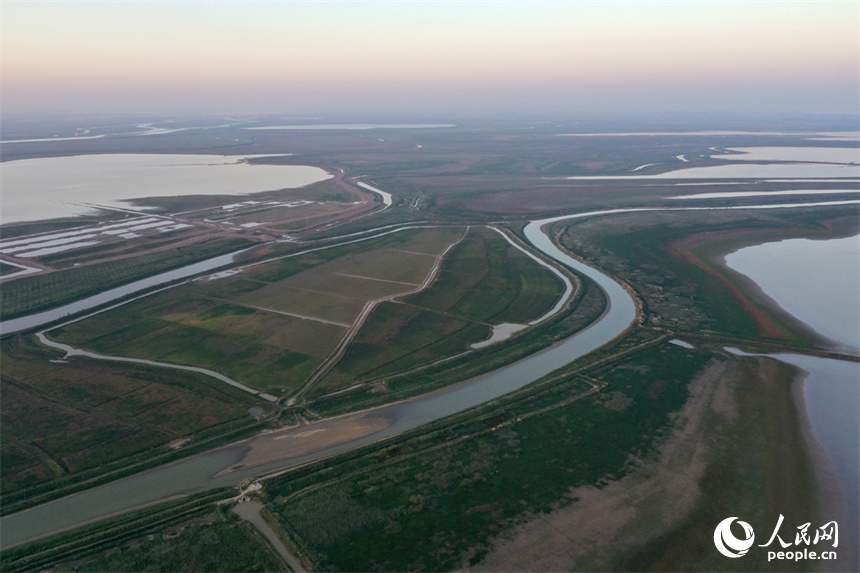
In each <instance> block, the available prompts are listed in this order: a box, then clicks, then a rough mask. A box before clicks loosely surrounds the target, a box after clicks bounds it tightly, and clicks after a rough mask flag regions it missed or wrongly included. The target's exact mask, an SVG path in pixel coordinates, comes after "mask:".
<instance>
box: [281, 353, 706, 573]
mask: <svg viewBox="0 0 860 573" xmlns="http://www.w3.org/2000/svg"><path fill="white" fill-rule="evenodd" d="M708 360H710V356H709V355H708V354H707V353H698V352H687V351H684V350H681V349H679V348H677V347H672V346H666V345H660V346H657V347H653V348H650V349H646V350H643V351H642V352H641V353H638V354H636V355H635V357H633V358H631V359H630V361H629V362H628V364H629V365H630V367H629V368H612V369H604V370H603V371H600V372H597V373H593V374H590V376H593V375H594V374H596V375H597V380H596V383H597V384H598V385H603V384H609V385H610V387H611V388H612V390H613V391H614V392H616V393H621V394H622V395H623V396H624V397H625V400H624V403H625V404H626V406H625V408H616V407H614V405H612V404H610V400H614V401H615V403H617V402H618V397H617V396H618V394H613V395H612V396H611V397H610V395H609V394H604V393H602V392H600V393H595V392H594V391H593V384H594V382H592V380H594V378H591V377H590V376H589V377H587V378H584V377H582V374H581V373H577V374H573V373H571V374H570V375H565V376H559V375H556V376H555V377H554V380H553V381H552V382H547V383H546V384H545V385H542V384H541V383H538V384H537V385H536V386H537V388H530V389H529V390H528V391H524V392H521V393H519V395H517V396H516V397H510V398H509V397H506V398H503V399H501V400H500V401H499V402H500V403H498V404H495V405H493V406H487V407H483V408H480V409H479V410H478V411H477V412H471V413H470V414H469V415H468V416H462V417H460V418H459V419H458V420H457V421H456V422H451V423H449V424H447V425H445V426H444V427H443V428H439V429H433V428H431V430H430V431H424V432H422V433H421V435H420V436H414V437H412V438H411V439H409V440H403V441H398V443H396V444H391V445H389V446H388V447H386V448H384V449H381V450H376V451H374V452H372V453H368V454H366V455H363V456H359V457H355V458H353V459H351V460H348V461H345V462H343V463H339V464H334V465H333V464H327V465H326V466H323V465H322V464H317V465H315V466H314V467H313V468H309V469H306V470H303V471H300V472H297V473H295V474H289V477H287V476H285V477H284V478H283V479H280V478H276V479H274V480H271V481H269V482H267V486H266V492H267V494H268V495H269V496H271V497H270V499H272V500H273V501H272V507H273V512H274V513H275V514H276V515H277V516H278V517H279V519H280V520H281V523H282V525H283V526H284V528H285V529H286V530H287V531H288V532H289V534H290V538H291V539H292V540H293V541H294V542H295V543H297V544H298V545H299V546H300V547H301V548H302V551H301V554H302V555H304V556H305V557H306V558H307V559H308V560H309V562H310V563H311V564H312V566H313V567H315V568H318V569H321V570H346V571H363V570H374V569H377V570H414V569H423V568H431V569H451V568H456V567H460V566H463V565H466V564H468V563H469V562H470V561H471V562H472V563H477V562H478V561H480V559H481V557H482V556H483V554H484V552H485V551H486V549H487V548H488V547H489V546H488V542H489V539H490V538H491V537H493V536H495V535H496V534H498V533H499V532H501V531H502V530H503V529H504V528H505V527H506V525H508V524H510V523H512V522H513V521H514V520H516V519H517V518H518V517H519V516H521V515H523V514H525V513H526V512H530V511H534V512H545V511H550V510H551V509H554V508H557V507H559V506H560V505H564V504H565V503H570V501H571V500H569V499H565V494H566V492H567V490H568V489H569V488H570V487H573V486H576V485H581V484H584V483H593V484H594V483H598V482H599V481H600V480H602V479H611V478H612V477H620V476H622V475H624V474H625V473H627V472H628V471H629V470H630V467H629V465H628V460H629V456H630V455H643V454H644V453H645V452H647V451H648V449H649V448H650V447H651V446H652V444H653V441H654V440H655V439H656V437H657V436H658V435H659V434H660V432H661V431H662V430H665V429H666V428H667V427H668V426H669V422H670V419H669V414H670V413H671V412H673V411H675V410H677V409H678V408H680V407H681V406H682V405H683V404H684V402H685V400H686V397H687V390H686V387H687V383H688V382H689V380H690V379H691V377H692V376H693V375H694V374H695V373H696V372H697V371H698V370H699V369H700V368H702V367H703V366H704V364H705V363H706V362H707V361H708ZM607 404H609V406H607ZM613 404H614V403H613ZM279 499H280V500H283V501H278V500H279Z"/></svg>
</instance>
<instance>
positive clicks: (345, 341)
mask: <svg viewBox="0 0 860 573" xmlns="http://www.w3.org/2000/svg"><path fill="white" fill-rule="evenodd" d="M469 229H470V227H466V230H465V231H463V234H462V235H461V236H460V238H459V239H457V240H456V241H454V242H453V243H451V244H450V245H448V248H446V249H445V250H444V251H442V253H440V254H439V255H438V256H437V257H436V260H435V262H434V263H433V268H432V269H430V272H429V273H427V276H426V277H425V278H424V282H422V283H421V284H420V285H418V286H417V287H415V288H413V289H411V290H409V291H406V292H399V293H397V294H393V295H388V296H384V297H381V298H377V299H374V300H371V301H368V302H367V303H366V304H365V305H364V308H363V309H361V312H360V313H359V315H358V318H356V319H355V322H354V323H353V324H352V328H350V329H349V331H347V333H346V335H344V337H343V338H342V339H341V341H340V344H338V345H337V348H335V349H334V351H333V352H332V353H331V354H330V355H329V357H328V358H327V359H326V360H325V361H323V363H322V364H320V366H319V367H318V368H317V370H316V371H315V372H314V373H313V375H311V377H310V378H309V379H308V381H307V382H305V384H304V385H303V386H302V387H301V388H300V389H299V390H298V392H296V393H295V394H293V396H291V397H290V399H289V400H288V401H287V405H288V406H292V405H293V404H295V403H296V400H298V399H299V398H300V397H301V396H302V394H304V393H305V392H307V391H308V390H310V389H311V388H312V387H313V386H314V384H316V383H317V382H318V381H319V380H321V379H322V377H323V376H325V375H326V374H328V372H329V371H330V370H331V369H332V368H333V367H334V365H335V364H337V363H338V361H339V360H340V359H341V357H343V355H344V353H345V352H346V350H347V349H348V348H349V345H350V344H352V341H353V339H355V336H356V335H357V334H358V331H359V330H360V329H361V327H362V326H363V325H364V323H365V321H366V320H367V317H368V316H370V313H371V312H372V311H373V309H374V308H376V306H377V305H378V304H379V303H382V302H386V301H390V300H394V299H396V298H400V297H403V296H408V295H411V294H415V293H418V292H421V291H422V290H424V289H426V288H427V287H428V286H430V285H431V284H432V283H433V281H434V280H435V278H436V275H437V274H438V273H439V268H440V267H441V266H442V260H443V259H444V258H445V255H446V254H448V252H450V251H451V249H453V248H454V247H456V246H457V245H459V244H460V243H461V242H462V241H463V239H465V238H466V235H467V234H468V233H469ZM418 254H426V253H418ZM429 256H433V255H429Z"/></svg>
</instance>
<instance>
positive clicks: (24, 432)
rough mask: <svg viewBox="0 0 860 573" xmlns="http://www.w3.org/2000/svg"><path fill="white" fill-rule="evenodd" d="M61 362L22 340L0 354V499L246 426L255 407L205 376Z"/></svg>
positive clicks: (6, 344)
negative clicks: (206, 433)
mask: <svg viewBox="0 0 860 573" xmlns="http://www.w3.org/2000/svg"><path fill="white" fill-rule="evenodd" d="M60 357H61V356H60V355H58V354H56V353H55V352H53V351H48V350H45V349H42V348H40V347H37V346H35V345H34V344H33V343H32V342H30V341H29V340H28V339H26V338H25V337H23V336H18V337H14V338H8V339H4V342H3V350H2V366H0V368H2V393H3V400H2V402H0V412H2V417H0V433H2V442H0V445H2V449H0V453H2V465H0V477H2V491H3V493H4V498H5V502H6V503H7V504H8V503H10V501H11V500H10V498H9V496H8V495H6V494H8V493H9V492H12V491H15V490H20V489H21V488H27V487H30V486H34V485H36V484H39V483H42V482H47V481H50V480H54V479H57V478H63V479H65V478H67V477H71V476H74V475H76V474H80V473H81V472H84V471H86V470H90V469H99V468H100V466H102V465H104V464H107V463H108V462H113V461H115V460H121V459H123V458H126V457H128V456H131V455H133V454H136V453H140V452H145V451H147V450H149V449H151V448H154V447H157V446H162V445H164V444H167V443H168V442H171V441H174V440H177V439H180V438H186V437H189V436H191V435H193V434H195V433H198V432H200V431H202V430H206V429H209V428H215V427H218V426H221V425H223V424H225V423H228V422H233V421H241V420H245V419H247V420H248V421H249V422H250V421H251V418H250V416H249V415H248V412H247V410H248V408H249V407H250V406H258V407H260V406H262V407H265V406H264V404H263V403H262V402H260V401H259V400H257V399H255V398H253V397H252V396H250V395H249V394H244V393H240V392H238V391H235V390H233V389H232V388H229V387H225V386H224V385H223V384H216V383H213V382H214V381H212V380H211V379H209V378H208V377H205V376H201V375H197V374H192V373H186V372H176V371H170V372H165V371H163V370H162V369H158V370H153V369H149V368H146V367H129V366H124V365H116V364H107V363H104V362H99V361H91V360H87V359H81V358H76V359H73V360H70V361H68V362H65V363H54V362H50V361H49V360H55V359H58V358H60Z"/></svg>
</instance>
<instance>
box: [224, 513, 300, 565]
mask: <svg viewBox="0 0 860 573" xmlns="http://www.w3.org/2000/svg"><path fill="white" fill-rule="evenodd" d="M262 509H263V506H262V505H261V504H260V503H259V502H256V501H246V502H244V503H240V504H238V505H237V506H236V507H234V508H233V513H235V514H236V515H238V516H239V517H241V518H242V519H244V520H245V521H247V522H248V523H250V524H251V525H253V526H254V527H256V528H257V531H259V532H260V533H262V534H263V537H265V538H266V540H267V541H268V542H269V544H270V545H271V546H272V549H274V550H275V551H276V552H277V553H278V555H280V556H281V559H283V560H284V561H285V562H286V564H287V567H288V568H289V570H290V571H292V572H293V573H307V569H305V568H304V567H302V564H301V563H299V560H298V559H296V558H295V556H294V555H293V554H292V553H290V550H289V549H288V548H287V546H286V545H284V542H283V541H281V538H280V537H278V534H277V533H276V532H275V530H274V529H272V526H270V525H269V523H268V522H267V521H266V520H265V519H263V516H262V515H261V514H260V511H262Z"/></svg>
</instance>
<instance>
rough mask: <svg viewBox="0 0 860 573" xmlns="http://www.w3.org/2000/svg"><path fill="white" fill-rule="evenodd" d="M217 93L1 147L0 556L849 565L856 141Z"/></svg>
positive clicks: (364, 565)
mask: <svg viewBox="0 0 860 573" xmlns="http://www.w3.org/2000/svg"><path fill="white" fill-rule="evenodd" d="M212 123H213V127H211V128H210V129H208V130H207V132H206V133H207V134H209V135H211V137H213V138H216V139H217V141H219V142H222V143H223V142H224V141H233V147H230V146H226V147H225V146H223V145H221V146H220V147H219V148H218V153H219V155H204V154H203V153H202V152H201V151H202V150H203V149H205V142H206V141H207V140H206V138H205V137H199V138H197V137H195V138H193V139H190V138H187V137H185V135H186V132H181V134H180V133H176V132H174V131H169V130H168V131H166V132H163V133H158V134H153V135H150V136H148V137H146V138H140V137H138V138H132V137H121V138H119V137H115V138H112V137H111V136H105V137H100V138H96V139H83V138H80V139H82V140H81V141H75V140H74V138H69V139H57V140H45V139H44V138H34V139H33V140H32V141H31V142H29V143H28V142H26V141H20V142H16V143H15V144H14V146H9V147H7V148H4V162H3V163H2V167H3V176H4V189H3V194H4V196H3V201H4V202H3V226H2V227H0V259H2V262H3V267H0V270H2V274H0V281H2V288H0V292H2V295H3V308H2V311H3V315H4V317H3V320H2V322H0V333H2V336H3V338H2V342H3V349H2V352H3V356H2V362H0V369H2V382H3V394H4V400H3V404H2V405H3V411H2V418H0V432H2V455H3V464H2V472H3V475H2V485H3V500H4V501H3V505H2V514H3V517H2V518H0V528H2V529H0V545H2V548H3V552H2V555H0V560H2V562H3V566H4V570H10V571H13V570H22V571H26V570H37V569H52V570H120V569H123V568H125V567H128V565H127V564H128V563H136V562H138V561H137V560H139V559H140V558H141V556H142V555H144V553H142V552H143V551H146V547H148V545H147V544H149V543H151V542H153V539H154V538H152V535H153V534H154V533H161V532H167V531H170V532H171V533H170V534H169V535H168V534H167V533H164V535H162V536H161V537H160V538H162V537H163V540H162V541H160V542H159V543H162V544H167V546H170V547H172V548H173V549H172V550H171V551H182V550H183V549H182V548H183V547H185V546H186V544H189V543H194V539H196V537H195V536H199V535H203V534H206V535H216V536H219V539H221V540H222V542H223V543H225V544H227V545H229V546H231V547H233V546H239V545H241V544H245V545H246V546H247V548H248V549H247V550H248V551H251V550H252V548H253V547H269V545H267V544H271V546H273V547H275V548H276V549H277V551H274V550H272V552H271V555H270V556H269V557H270V558H271V559H273V560H274V561H273V562H274V563H282V562H281V561H280V560H281V559H286V561H285V562H283V563H284V565H283V566H288V567H292V568H293V569H295V568H297V567H304V568H307V569H308V570H347V571H360V570H371V569H382V570H417V569H436V570H438V569H445V570H447V569H472V568H474V569H476V570H499V568H508V569H538V570H557V569H570V568H580V569H588V570H648V569H677V568H680V569H687V568H697V569H708V570H726V568H729V569H730V566H731V563H728V561H731V560H726V559H725V558H724V557H722V556H721V555H720V554H719V553H717V552H716V550H715V548H714V545H713V542H712V541H711V537H712V536H713V530H714V527H715V526H716V523H718V522H719V521H720V520H722V519H724V518H725V517H729V516H732V515H739V516H740V519H743V520H745V521H748V522H749V523H751V524H752V526H753V527H754V528H755V530H756V532H757V534H759V532H760V531H761V532H763V531H764V530H765V529H767V528H768V527H770V528H772V527H773V524H774V523H776V518H777V517H778V516H779V515H785V516H786V520H787V521H786V525H785V526H784V530H785V531H786V532H787V531H789V530H793V529H794V528H795V527H797V526H799V525H801V524H802V523H804V522H813V523H814V526H815V527H817V526H818V525H822V524H823V523H825V522H826V521H829V520H831V519H838V520H839V526H840V535H841V537H840V545H839V548H838V551H839V556H840V559H839V562H838V567H837V569H834V570H845V571H850V570H852V569H853V568H855V567H856V564H857V556H858V545H860V528H858V523H857V519H856V515H857V512H858V497H860V496H858V489H860V485H858V482H860V478H858V473H860V472H858V464H860V461H858V459H857V455H856V454H857V451H858V450H860V444H858V442H857V438H856V436H857V435H858V427H857V420H858V411H860V403H858V400H860V398H858V392H857V389H858V376H860V374H858V353H860V351H858V345H860V342H858V337H857V335H858V332H860V311H859V310H858V309H857V300H858V297H860V287H858V283H860V270H858V269H857V261H858V259H860V254H858V241H859V240H860V238H858V234H857V233H858V224H860V216H858V208H860V207H858V206H860V200H858V198H857V194H858V193H860V161H859V160H858V153H857V148H856V146H854V145H853V142H852V141H850V140H848V141H847V142H846V140H844V139H843V138H841V137H839V136H838V132H836V133H837V135H833V134H832V133H830V132H831V131H832V130H827V129H819V130H817V131H816V132H814V133H812V132H810V133H803V132H800V133H798V132H793V131H790V130H786V131H784V132H773V131H769V130H758V131H757V130H749V131H737V132H734V131H732V132H723V131H720V132H695V131H693V132H682V131H677V132H673V133H672V134H665V133H657V132H655V133H652V134H650V135H649V136H648V137H643V136H642V135H641V134H632V133H631V134H621V133H616V134H611V135H612V136H611V137H599V135H600V134H598V133H597V132H588V133H586V130H582V133H581V134H580V135H582V136H587V137H574V136H572V134H571V133H569V130H565V129H564V128H563V126H562V127H553V128H552V129H550V128H548V127H547V126H546V125H538V126H537V127H536V128H533V129H531V130H529V132H528V135H524V134H523V132H522V131H521V130H520V127H519V126H514V127H512V126H509V125H506V124H504V123H490V124H481V125H478V126H472V125H468V124H466V125H464V124H461V123H456V124H454V123H438V124H429V123H428V124H412V123H403V124H388V125H380V124H374V123H370V122H368V123H359V122H356V123H354V124H351V125H343V124H340V123H334V122H332V123H320V124H319V125H317V126H312V125H297V124H289V123H286V122H277V121H273V122H272V124H271V125H269V126H256V127H254V128H253V129H249V128H247V127H242V125H241V124H236V125H232V126H231V125H228V124H225V123H224V122H223V118H222V119H213V121H212ZM85 127H86V126H81V128H80V129H81V130H84V128H85ZM395 128H396V129H395ZM578 129H581V128H578ZM388 130H390V131H388ZM81 132H82V133H83V132H84V131H81ZM852 133H853V132H852ZM371 134H372V135H371ZM377 134H379V135H380V136H381V137H375V136H376V135H377ZM180 135H181V136H180ZM606 135H610V134H606ZM811 135H816V136H820V137H816V138H814V139H811V138H810V136H811ZM560 136H562V137H560ZM526 137H528V141H529V145H530V146H531V147H530V148H529V149H530V151H529V152H528V153H524V152H523V147H522V145H523V144H524V141H525V139H524V138H526ZM828 138H830V139H828ZM216 139H213V141H215V140H216ZM153 141H156V142H157V144H158V145H157V146H156V147H157V152H154V150H153V148H152V147H150V146H152V145H153V143H152V142H153ZM370 142H372V143H370ZM112 145H118V146H119V147H120V148H121V149H122V153H117V154H109V153H110V149H111V147H112ZM136 146H138V147H140V146H144V147H145V148H146V149H147V151H148V153H149V154H143V153H137V152H136V151H135V147H136ZM57 154H62V155H67V156H64V157H56V156H55V155H57ZM594 155H598V156H599V157H601V159H602V161H601V162H595V161H594V160H593V156H594ZM679 157H680V158H681V159H679ZM228 172H229V174H228ZM7 175H8V177H7ZM684 179H691V180H695V181H696V184H697V185H698V184H701V189H697V191H699V190H701V191H702V192H703V193H697V194H691V195H690V196H685V195H683V194H680V193H679V192H678V181H682V180H684ZM739 186H740V187H739ZM119 190H122V192H119ZM769 195H773V197H770V196H769ZM71 204H73V205H74V207H73V208H72V207H70V205H71ZM141 209H143V210H141ZM22 268H23V269H28V270H27V271H26V272H22V271H21V269H22ZM799 268H801V269H803V270H802V271H800V272H799V271H798V269H799ZM733 348H740V349H741V350H742V351H743V352H740V353H734V351H732V350H731V349H733ZM727 349H729V350H727ZM801 380H803V381H802V382H801ZM801 384H802V385H801ZM801 388H802V390H800V389H801ZM27 412H31V413H32V412H38V414H36V415H28V414H26V413H27ZM743 436H755V439H742V437H743ZM679 468H687V470H686V471H685V472H683V476H680V477H679V475H678V469H679ZM252 484H254V485H253V487H252ZM255 484H259V487H258V486H257V485H255ZM682 492H683V494H682ZM244 498H250V499H252V500H254V501H253V502H251V503H253V504H259V507H258V505H253V506H252V505H248V502H245V503H244V504H240V507H244V509H243V511H244V512H245V513H248V511H250V510H248V508H249V507H250V508H251V509H253V510H254V511H251V513H248V515H251V514H253V519H252V520H251V521H250V522H246V521H244V520H243V518H242V516H243V515H244V514H245V513H242V512H239V515H237V514H236V513H234V512H230V511H228V509H229V508H230V507H233V506H234V505H235V503H236V502H237V501H242V500H243V499H244ZM670 501H671V503H670ZM245 510H248V511H245ZM828 516H830V517H828ZM248 519H251V518H248ZM261 520H264V521H265V523H267V524H268V527H264V526H262V525H260V523H262V521H261ZM255 521H256V525H254V524H255ZM819 522H820V523H819ZM249 523H250V524H252V525H254V527H257V529H254V527H250V526H249ZM655 523H657V524H659V525H658V526H655V525H654V524H655ZM263 530H265V531H264V532H263V533H259V531H263ZM565 530H570V531H573V532H576V534H575V535H574V534H571V535H560V534H559V533H558V532H559V531H565ZM273 535H274V536H277V538H278V539H280V540H281V544H280V545H279V544H278V543H273V542H272V541H271V537H272V536H273ZM759 535H762V536H763V535H764V533H760V534H759ZM785 535H788V533H785ZM147 536H150V537H149V538H148V537H147ZM249 538H252V539H254V540H255V541H253V542H250V541H247V539H249ZM267 538H268V539H270V540H269V541H267ZM241 540H246V541H241ZM843 540H844V541H843ZM255 543H256V544H257V545H254V544H255ZM612 547H614V548H615V549H612V550H610V548H612ZM284 548H287V549H288V550H289V552H291V554H292V555H288V556H286V557H285V556H284V551H285V550H284ZM237 551H238V552H239V554H242V552H243V551H245V550H244V549H237ZM267 551H269V549H267ZM748 557H749V558H748V560H747V564H746V566H750V567H752V568H753V569H756V570H781V569H779V568H777V567H776V564H771V563H769V562H768V561H767V559H766V551H764V550H755V551H751V554H750V555H749V556H748ZM189 559H191V558H189ZM194 559H202V557H200V558H197V557H195V558H194ZM291 559H294V560H296V561H290V560H291ZM200 563H201V561H193V560H191V561H189V562H188V563H186V564H184V565H182V566H181V567H182V568H187V570H194V569H195V567H200V566H201V565H200ZM289 563H292V565H289ZM296 563H300V565H298V566H297V565H296ZM750 564H751V565H750ZM170 566H171V567H174V566H176V565H175V564H174V565H170ZM262 566H263V567H264V568H269V569H267V570H271V565H262ZM792 567H797V568H798V570H805V569H804V568H809V566H808V564H800V565H794V564H792ZM792 570H794V569H792Z"/></svg>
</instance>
